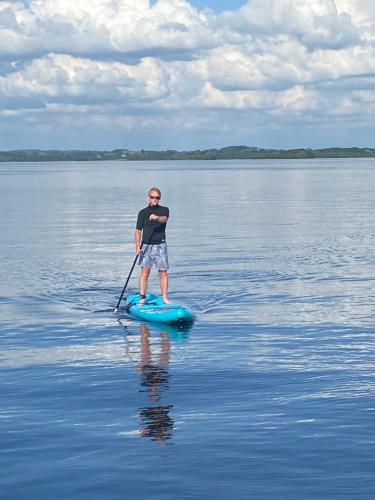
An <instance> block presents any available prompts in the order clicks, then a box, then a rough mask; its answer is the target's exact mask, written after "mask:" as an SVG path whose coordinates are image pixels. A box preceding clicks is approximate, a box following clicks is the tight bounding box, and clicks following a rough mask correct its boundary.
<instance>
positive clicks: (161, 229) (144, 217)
mask: <svg viewBox="0 0 375 500" xmlns="http://www.w3.org/2000/svg"><path fill="white" fill-rule="evenodd" d="M151 214H155V215H157V216H158V217H161V216H167V217H169V208H167V207H162V206H161V205H156V206H154V207H152V206H151V205H149V206H148V207H146V208H143V209H142V210H141V211H140V212H139V214H138V218H137V226H136V227H137V229H139V230H140V231H142V243H145V244H146V245H159V244H160V243H164V242H165V228H166V225H167V223H166V222H159V221H156V220H150V219H149V217H150V215H151Z"/></svg>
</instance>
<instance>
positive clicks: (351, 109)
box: [0, 0, 375, 150]
mask: <svg viewBox="0 0 375 500" xmlns="http://www.w3.org/2000/svg"><path fill="white" fill-rule="evenodd" d="M205 7H208V8H209V9H212V10H209V9H206V8H205ZM374 40H375V3H374V4H372V3H369V2H368V1H367V0H309V2H306V0H247V1H241V2H240V1H232V2H229V1H224V0H223V1H217V2H214V1H208V0H207V1H203V0H202V1H201V0H191V1H190V2H189V1H188V0H154V1H152V2H150V1H149V0H90V2H88V1H87V0H28V1H17V0H12V1H9V0H2V1H0V149H2V150H6V149H18V148H48V149H56V148H69V149H70V148H82V149H87V148H88V149H92V148H95V149H112V148H130V149H141V148H142V149H166V148H176V149H196V148H210V147H223V146H227V145H238V144H244V145H249V146H259V147H278V148H293V147H327V146H362V147H364V146H369V147H374V143H373V137H374V132H375V130H374V124H375V120H374V113H375V91H374V89H375V43H374Z"/></svg>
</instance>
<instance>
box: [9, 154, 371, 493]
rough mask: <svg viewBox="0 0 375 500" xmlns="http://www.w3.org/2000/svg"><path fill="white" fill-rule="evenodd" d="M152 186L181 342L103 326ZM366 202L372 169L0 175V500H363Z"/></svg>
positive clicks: (108, 169)
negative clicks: (190, 314)
mask: <svg viewBox="0 0 375 500" xmlns="http://www.w3.org/2000/svg"><path fill="white" fill-rule="evenodd" d="M151 186H158V187H160V189H161V191H162V200H161V204H162V205H167V206H168V207H169V208H170V220H169V222H168V228H167V241H168V245H169V259H170V264H171V269H170V298H171V299H173V300H176V301H179V302H181V303H183V304H185V305H187V306H188V307H190V308H191V309H192V310H193V311H194V312H195V313H196V315H197V321H196V323H195V324H194V326H193V327H192V328H191V329H189V330H188V331H180V330H176V329H173V328H171V327H165V328H163V327H160V328H157V327H155V326H153V325H147V324H145V323H140V322H138V321H135V320H133V319H131V318H129V317H128V316H127V315H126V313H125V312H122V313H121V314H120V315H118V316H116V315H115V314H114V313H113V308H114V306H115V305H116V303H117V300H118V297H119V295H120V293H121V290H122V287H123V285H124V282H125V280H126V277H127V275H128V273H129V270H130V267H131V264H132V262H133V259H134V226H135V221H136V216H137V213H138V211H139V210H140V209H141V208H143V207H144V206H146V203H147V189H148V188H149V187H151ZM374 193H375V159H340V160H339V159H337V160H335V159H330V160H301V161H299V160H273V161H268V160H262V161H254V160H244V161H234V160H233V161H216V162H215V161H206V162H204V161H196V162H191V161H181V162H160V163H159V162H134V163H133V162H97V163H86V162H85V163H79V162H74V163H35V164H31V163H29V164H22V163H15V164H10V163H2V164H0V248H1V261H0V275H1V287H0V329H1V345H2V349H1V354H0V376H1V407H0V425H1V446H0V465H1V476H0V491H1V496H2V498H4V499H6V500H10V499H28V500H31V499H38V500H40V499H69V500H75V499H80V500H81V499H82V500H86V499H87V500H96V499H109V500H112V499H125V498H129V499H139V498H152V499H157V500H159V499H160V500H169V499H170V500H172V499H177V498H178V499H201V498H202V499H203V498H209V499H210V498H213V499H214V498H215V499H223V500H224V499H228V498H233V499H236V500H238V499H240V500H242V499H249V498H254V499H258V498H259V499H278V498H285V499H317V498H319V499H333V498H335V499H336V498H340V499H341V498H361V499H370V498H374V494H375V493H374V491H375V488H374V487H375V480H374V470H375V451H374V443H375V438H374V417H375V374H374V373H375V372H374V366H375V365H374V363H375V326H374V323H375V309H374V303H375V287H374V285H375V270H374V269H375V203H374ZM138 273H139V270H138V269H137V270H136V271H135V272H134V276H133V277H132V279H131V281H130V284H129V289H128V291H129V293H130V292H134V291H136V289H137V277H138ZM149 291H151V292H156V293H158V292H159V287H158V277H157V273H156V272H153V273H152V276H151V279H150V284H149Z"/></svg>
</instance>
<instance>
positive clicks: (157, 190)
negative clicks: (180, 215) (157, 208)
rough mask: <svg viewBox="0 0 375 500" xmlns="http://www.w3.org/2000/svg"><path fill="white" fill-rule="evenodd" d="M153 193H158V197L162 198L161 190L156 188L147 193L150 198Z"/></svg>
mask: <svg viewBox="0 0 375 500" xmlns="http://www.w3.org/2000/svg"><path fill="white" fill-rule="evenodd" d="M151 191H156V192H157V193H158V195H159V196H160V198H161V191H160V189H159V188H156V187H152V188H150V189H149V190H148V193H147V194H148V195H149V196H150V194H151Z"/></svg>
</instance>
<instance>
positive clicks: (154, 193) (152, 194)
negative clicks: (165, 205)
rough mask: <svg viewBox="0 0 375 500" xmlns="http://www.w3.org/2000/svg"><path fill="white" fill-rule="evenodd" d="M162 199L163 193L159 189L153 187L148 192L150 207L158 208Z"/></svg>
mask: <svg viewBox="0 0 375 500" xmlns="http://www.w3.org/2000/svg"><path fill="white" fill-rule="evenodd" d="M160 198H161V192H160V189H159V188H157V187H152V188H151V189H149V190H148V199H149V202H150V205H152V206H156V205H157V204H158V203H159V200H160Z"/></svg>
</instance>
